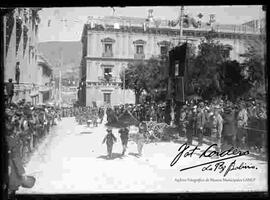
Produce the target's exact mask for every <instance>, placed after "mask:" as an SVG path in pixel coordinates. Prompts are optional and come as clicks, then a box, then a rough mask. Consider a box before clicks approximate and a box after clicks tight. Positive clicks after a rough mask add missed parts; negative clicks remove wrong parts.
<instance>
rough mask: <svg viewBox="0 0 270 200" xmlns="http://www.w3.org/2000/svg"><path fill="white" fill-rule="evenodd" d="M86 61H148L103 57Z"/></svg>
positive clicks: (89, 58)
mask: <svg viewBox="0 0 270 200" xmlns="http://www.w3.org/2000/svg"><path fill="white" fill-rule="evenodd" d="M85 59H86V60H90V61H118V62H136V61H147V60H148V59H143V60H142V59H134V58H103V57H88V56H86V57H85Z"/></svg>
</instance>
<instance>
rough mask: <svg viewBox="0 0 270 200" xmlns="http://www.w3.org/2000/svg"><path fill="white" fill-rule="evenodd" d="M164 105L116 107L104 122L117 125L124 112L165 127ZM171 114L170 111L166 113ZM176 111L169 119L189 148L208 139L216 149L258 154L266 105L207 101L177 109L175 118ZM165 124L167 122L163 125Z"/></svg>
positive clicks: (264, 123) (109, 110)
mask: <svg viewBox="0 0 270 200" xmlns="http://www.w3.org/2000/svg"><path fill="white" fill-rule="evenodd" d="M165 106H166V105H165V104H156V103H148V104H144V105H142V104H138V105H119V106H114V107H113V108H108V109H107V111H106V112H107V117H108V122H109V123H111V122H114V121H117V120H118V118H119V117H120V116H121V115H122V114H123V113H124V111H125V110H128V111H129V112H130V113H131V114H132V115H133V117H135V118H136V119H137V120H138V121H140V122H143V121H155V122H156V123H165V113H166V111H165ZM170 112H171V111H170ZM176 116H177V115H176V110H174V112H171V113H170V119H171V120H172V121H173V123H169V125H172V124H176V125H177V127H178V128H179V135H180V136H184V137H186V138H187V142H188V143H189V144H192V141H193V138H194V137H196V138H198V144H199V145H201V144H202V142H203V138H204V137H205V136H209V137H210V139H212V140H213V141H216V142H217V144H218V146H219V147H220V148H221V146H227V145H234V146H238V147H240V148H255V149H256V150H258V151H261V150H262V149H264V148H265V145H266V144H265V141H266V139H265V138H266V120H267V114H266V103H265V101H262V100H256V99H238V100H237V101H236V102H231V101H230V100H228V99H222V98H213V99H212V100H211V101H202V100H190V101H187V102H186V103H185V104H184V105H182V106H181V108H180V114H179V118H176ZM167 123H168V122H167Z"/></svg>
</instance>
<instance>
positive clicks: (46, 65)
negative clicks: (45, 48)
mask: <svg viewBox="0 0 270 200" xmlns="http://www.w3.org/2000/svg"><path fill="white" fill-rule="evenodd" d="M37 62H38V65H40V66H42V67H44V68H45V69H47V70H49V71H50V72H52V71H53V70H52V68H53V67H52V65H51V64H50V63H49V62H48V61H47V60H46V59H45V57H44V56H42V55H38V61H37Z"/></svg>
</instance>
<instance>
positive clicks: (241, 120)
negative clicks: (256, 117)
mask: <svg viewBox="0 0 270 200" xmlns="http://www.w3.org/2000/svg"><path fill="white" fill-rule="evenodd" d="M239 106H240V110H239V113H238V115H237V136H236V143H237V145H238V146H239V147H242V148H243V147H245V146H246V142H247V141H246V139H247V130H246V127H247V122H248V112H247V110H246V108H245V105H244V102H241V103H240V105H239Z"/></svg>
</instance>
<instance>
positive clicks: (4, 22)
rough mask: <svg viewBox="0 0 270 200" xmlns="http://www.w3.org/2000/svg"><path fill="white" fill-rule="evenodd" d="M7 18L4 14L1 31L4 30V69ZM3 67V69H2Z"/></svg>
mask: <svg viewBox="0 0 270 200" xmlns="http://www.w3.org/2000/svg"><path fill="white" fill-rule="evenodd" d="M6 20H7V18H6V16H5V15H4V16H3V32H4V41H3V42H4V45H3V50H4V69H5V68H6V53H7V52H6V25H7V21H6ZM4 69H3V71H4Z"/></svg>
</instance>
